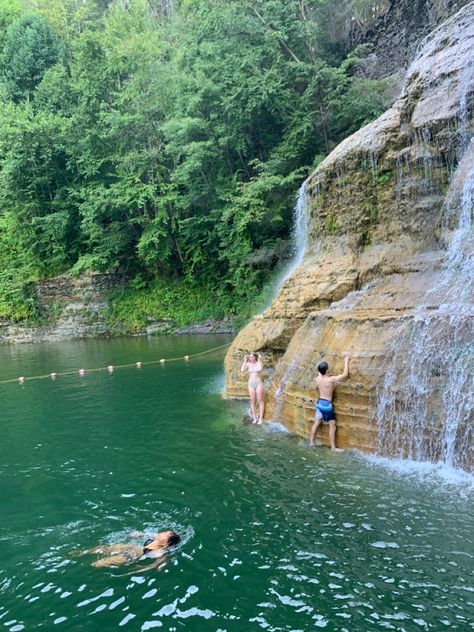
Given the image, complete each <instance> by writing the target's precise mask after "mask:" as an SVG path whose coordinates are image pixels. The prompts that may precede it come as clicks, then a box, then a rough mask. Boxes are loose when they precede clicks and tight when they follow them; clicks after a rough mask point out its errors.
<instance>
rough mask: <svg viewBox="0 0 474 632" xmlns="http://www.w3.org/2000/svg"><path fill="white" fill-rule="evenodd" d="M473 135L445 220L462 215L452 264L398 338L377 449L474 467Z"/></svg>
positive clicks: (381, 400)
mask: <svg viewBox="0 0 474 632" xmlns="http://www.w3.org/2000/svg"><path fill="white" fill-rule="evenodd" d="M473 158H474V140H471V141H470V145H469V146H468V147H467V149H466V150H465V155H464V157H463V159H462V160H461V162H460V163H459V166H458V169H457V170H456V173H455V174H454V177H453V179H452V182H451V187H450V190H449V191H448V194H447V196H446V202H445V209H444V220H445V224H446V225H447V224H449V221H450V220H452V218H453V216H456V217H457V226H456V227H455V229H454V230H453V231H451V234H450V237H449V240H448V243H447V244H446V246H447V247H446V269H445V271H444V273H442V274H441V277H440V279H439V281H438V282H437V283H436V285H435V286H434V287H432V288H431V289H430V291H429V292H428V295H427V298H428V299H429V298H432V297H435V300H437V301H438V302H439V303H440V304H439V307H438V308H437V309H435V310H429V311H427V309H426V306H420V308H419V313H418V315H416V316H415V318H414V321H413V323H412V324H411V326H410V327H408V329H407V330H406V331H405V332H404V333H403V334H402V336H401V338H397V340H396V343H395V344H394V348H393V350H392V353H391V360H390V365H389V367H388V370H387V371H386V373H385V379H384V382H383V384H382V385H381V388H380V390H379V393H378V408H377V421H378V424H379V432H378V448H379V452H380V453H381V454H386V453H387V450H388V451H389V453H390V454H391V456H395V457H399V458H403V457H408V458H411V459H415V460H417V461H425V460H429V461H435V462H442V463H445V464H446V465H449V466H452V467H461V468H465V469H469V468H471V467H472V464H473V463H474V428H473V413H474V288H473V278H474V243H473V214H474V213H473V209H474V166H472V165H473V162H472V160H473Z"/></svg>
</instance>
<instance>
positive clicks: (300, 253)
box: [277, 180, 309, 289]
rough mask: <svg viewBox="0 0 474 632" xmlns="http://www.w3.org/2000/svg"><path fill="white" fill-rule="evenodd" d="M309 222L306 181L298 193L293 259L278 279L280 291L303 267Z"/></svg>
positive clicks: (294, 220)
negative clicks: (300, 267) (284, 283)
mask: <svg viewBox="0 0 474 632" xmlns="http://www.w3.org/2000/svg"><path fill="white" fill-rule="evenodd" d="M308 222H309V203H308V180H305V181H304V182H303V184H302V185H301V187H300V189H299V191H298V196H297V198H296V204H295V211H294V216H293V230H292V239H293V257H292V259H291V261H290V262H289V264H288V266H287V267H286V268H285V270H284V271H283V273H282V275H281V277H280V278H279V279H278V285H277V287H278V289H280V287H281V284H282V283H283V282H284V281H286V279H287V278H288V277H290V276H291V275H292V274H293V272H294V271H295V270H296V268H297V267H298V266H299V265H301V262H302V261H303V258H304V255H305V251H306V246H307V243H308Z"/></svg>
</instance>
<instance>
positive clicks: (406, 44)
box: [361, 0, 470, 79]
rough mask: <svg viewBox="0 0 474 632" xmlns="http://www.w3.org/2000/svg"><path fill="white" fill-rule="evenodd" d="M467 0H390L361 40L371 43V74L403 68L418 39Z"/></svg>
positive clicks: (408, 61) (378, 75)
mask: <svg viewBox="0 0 474 632" xmlns="http://www.w3.org/2000/svg"><path fill="white" fill-rule="evenodd" d="M469 2H470V0H393V1H392V2H390V6H389V7H388V10H387V11H386V13H384V15H383V16H381V17H380V18H379V19H378V20H377V22H376V23H375V24H374V25H373V26H372V27H371V28H370V30H369V31H368V32H366V33H365V34H364V35H363V37H361V41H365V42H370V43H372V44H373V47H374V51H373V57H372V68H371V73H370V74H371V76H372V77H373V78H377V79H379V78H382V77H387V76H390V75H394V74H395V73H397V72H398V71H399V70H400V69H401V68H404V69H406V68H407V67H408V65H409V63H410V62H411V61H412V60H413V58H414V57H415V54H416V49H417V46H418V45H419V43H420V41H421V40H422V39H423V38H424V37H426V36H427V35H429V33H431V32H432V31H433V29H435V28H436V27H437V26H439V25H440V24H441V23H442V22H444V21H445V20H447V19H448V18H449V17H450V16H451V15H453V14H454V13H456V12H457V11H459V9H461V8H462V7H463V6H465V5H466V4H469Z"/></svg>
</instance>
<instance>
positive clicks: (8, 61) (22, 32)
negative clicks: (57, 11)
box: [1, 14, 63, 101]
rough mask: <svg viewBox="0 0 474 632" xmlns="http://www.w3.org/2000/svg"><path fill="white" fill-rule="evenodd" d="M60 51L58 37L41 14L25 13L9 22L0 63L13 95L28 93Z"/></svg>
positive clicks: (22, 95)
mask: <svg viewBox="0 0 474 632" xmlns="http://www.w3.org/2000/svg"><path fill="white" fill-rule="evenodd" d="M62 55H63V47H62V45H61V42H60V40H59V38H58V37H57V35H56V34H55V33H54V31H53V30H52V29H51V27H49V26H48V24H47V23H46V22H45V20H44V19H43V18H42V17H41V16H39V15H36V14H31V15H25V16H22V17H20V18H18V19H17V20H16V21H14V22H13V23H12V24H10V26H9V27H8V29H7V32H6V36H5V43H4V49H3V56H2V60H1V65H2V74H3V77H4V81H5V84H6V86H7V90H8V93H9V95H10V96H11V97H12V99H13V100H14V101H20V100H21V99H25V98H28V97H31V96H32V94H33V92H34V90H35V88H36V86H37V85H38V84H39V83H40V81H41V79H42V78H43V76H44V74H45V72H46V70H47V69H48V68H50V67H51V66H53V65H54V64H56V63H57V62H58V61H59V60H60V58H61V56H62Z"/></svg>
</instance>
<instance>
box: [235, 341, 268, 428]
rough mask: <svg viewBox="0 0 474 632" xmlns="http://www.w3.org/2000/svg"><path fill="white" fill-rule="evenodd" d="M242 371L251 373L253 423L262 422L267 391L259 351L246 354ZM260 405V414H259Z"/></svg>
mask: <svg viewBox="0 0 474 632" xmlns="http://www.w3.org/2000/svg"><path fill="white" fill-rule="evenodd" d="M240 370H241V372H242V373H248V374H249V382H248V386H249V395H250V407H251V409H252V415H253V423H254V424H261V423H262V421H263V415H264V414H265V391H264V388H263V382H262V378H261V377H260V373H261V372H262V371H263V362H262V360H261V358H260V354H259V353H253V352H252V353H250V354H249V355H248V356H247V355H245V356H244V362H243V364H242V366H241V368H240ZM257 406H258V414H257Z"/></svg>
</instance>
